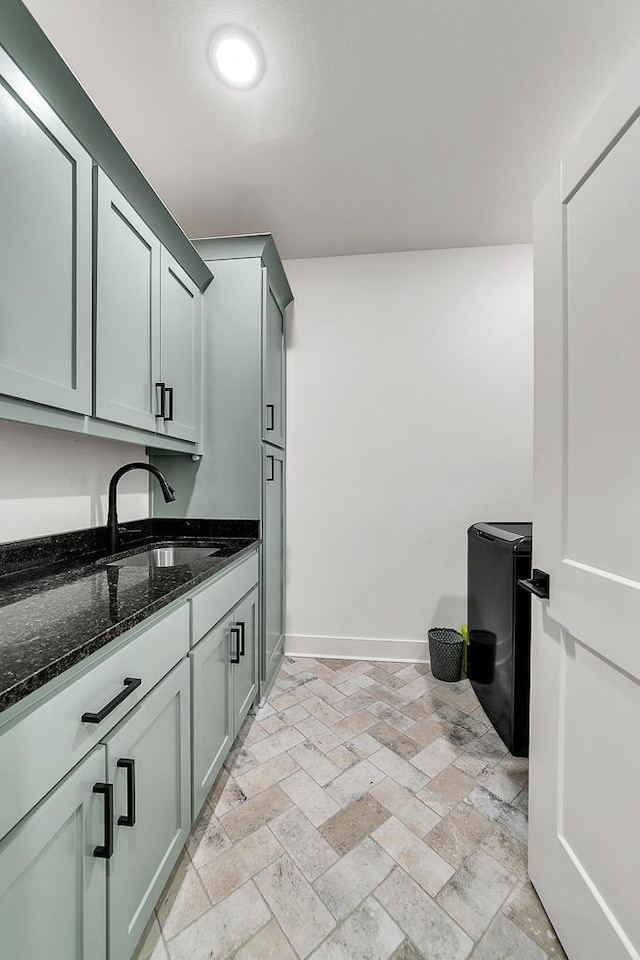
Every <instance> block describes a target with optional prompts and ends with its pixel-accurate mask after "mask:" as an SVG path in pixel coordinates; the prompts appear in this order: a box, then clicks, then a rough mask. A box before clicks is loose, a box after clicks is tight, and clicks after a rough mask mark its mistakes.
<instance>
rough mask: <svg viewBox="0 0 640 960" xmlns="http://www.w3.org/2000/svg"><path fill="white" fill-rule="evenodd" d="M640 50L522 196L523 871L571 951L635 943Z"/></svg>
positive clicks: (586, 956)
mask: <svg viewBox="0 0 640 960" xmlns="http://www.w3.org/2000/svg"><path fill="white" fill-rule="evenodd" d="M639 112H640V64H639V65H638V68H637V69H635V70H634V71H632V72H630V73H629V74H627V76H626V77H625V78H624V80H623V81H622V82H621V84H620V85H619V86H618V87H617V88H616V90H615V91H614V93H613V94H612V95H611V96H610V97H609V99H608V100H607V101H606V102H605V103H604V105H603V106H602V108H601V109H600V111H599V112H598V113H597V114H596V116H595V117H594V119H593V120H592V121H591V123H590V125H589V127H588V128H587V130H586V131H585V133H584V134H583V135H582V136H581V138H580V139H579V140H578V141H576V143H575V144H574V145H573V146H572V148H571V149H570V150H569V152H568V154H567V156H566V158H565V160H564V161H563V163H562V164H561V166H560V168H559V171H558V173H557V175H556V176H555V177H554V178H553V180H552V182H551V183H550V184H549V185H548V186H547V188H546V189H545V190H544V192H543V193H542V194H541V196H540V198H539V199H538V201H537V204H536V207H535V215H534V247H535V277H536V279H535V310H536V334H535V352H536V355H535V362H536V388H535V389H536V395H535V411H536V414H535V507H534V566H535V567H538V568H541V569H542V570H544V571H546V572H547V573H549V574H550V600H549V601H548V602H547V601H542V602H540V601H538V600H535V599H534V600H533V601H532V602H533V625H532V631H533V633H532V642H531V657H532V662H531V671H532V675H531V683H532V691H531V694H532V698H531V723H532V728H531V757H530V776H531V785H530V846H529V857H530V861H529V870H530V874H531V879H532V881H533V883H534V885H535V887H536V889H537V891H538V893H539V895H540V897H541V899H542V902H543V903H544V905H545V907H546V909H547V912H548V913H549V915H550V917H551V920H552V922H553V923H554V925H555V927H556V929H557V932H558V935H559V937H560V939H561V941H562V943H563V945H564V948H565V950H566V951H567V953H568V955H569V957H570V958H571V960H629V958H632V957H633V958H635V960H638V957H640V909H639V908H638V891H639V890H640V816H639V814H640V750H639V746H638V740H639V735H640V374H639V368H640V119H638V115H639Z"/></svg>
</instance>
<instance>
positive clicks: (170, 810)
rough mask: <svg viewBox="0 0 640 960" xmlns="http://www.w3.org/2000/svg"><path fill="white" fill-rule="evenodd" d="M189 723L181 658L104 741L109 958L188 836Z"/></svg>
mask: <svg viewBox="0 0 640 960" xmlns="http://www.w3.org/2000/svg"><path fill="white" fill-rule="evenodd" d="M189 727H190V711H189V664H188V662H187V660H186V658H185V659H184V660H183V661H182V662H181V663H179V664H178V666H177V667H175V668H174V669H173V670H172V671H171V673H170V674H169V675H168V676H167V677H165V679H164V680H163V681H161V683H159V684H158V686H157V687H155V689H154V690H152V692H151V693H150V694H149V695H148V696H147V697H145V699H144V700H143V701H142V702H141V703H140V704H139V706H138V707H136V709H135V710H133V711H132V712H131V713H130V714H129V715H128V717H126V719H125V720H123V721H122V723H121V724H120V725H119V726H118V727H116V729H115V730H114V732H113V733H112V734H111V736H110V737H109V738H108V740H107V741H106V744H107V779H108V780H109V781H110V782H111V783H113V784H114V817H115V825H114V830H115V840H114V851H113V857H112V858H111V860H110V861H109V917H108V925H109V944H110V947H109V957H110V960H129V957H130V956H131V954H132V953H133V950H134V948H135V946H136V943H137V942H138V940H139V939H140V936H141V934H142V931H143V930H144V927H145V924H146V922H147V920H148V919H149V917H150V916H151V913H152V911H153V908H154V906H155V903H156V900H157V899H158V896H159V895H160V892H161V891H162V888H163V887H164V884H165V883H166V881H167V878H168V876H169V874H170V872H171V869H172V868H173V865H174V864H175V861H176V859H177V857H178V855H179V853H180V850H181V849H182V846H183V845H184V842H185V840H186V838H187V836H188V834H189V828H190V825H191V803H190V797H189V793H190V791H189V752H190V751H189V746H190V737H189Z"/></svg>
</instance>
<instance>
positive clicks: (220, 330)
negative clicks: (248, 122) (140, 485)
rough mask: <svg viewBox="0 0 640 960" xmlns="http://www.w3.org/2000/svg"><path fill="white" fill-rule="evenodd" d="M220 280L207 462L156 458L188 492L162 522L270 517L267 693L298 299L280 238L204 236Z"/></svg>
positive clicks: (210, 313)
mask: <svg viewBox="0 0 640 960" xmlns="http://www.w3.org/2000/svg"><path fill="white" fill-rule="evenodd" d="M194 246H195V247H196V250H197V251H198V253H199V254H200V256H201V257H202V258H203V260H204V261H205V263H206V265H207V266H208V268H209V269H210V270H211V273H212V274H213V276H214V279H213V281H212V282H211V284H210V285H209V287H208V288H207V290H206V291H205V293H204V297H203V315H204V351H203V370H204V390H203V397H204V421H203V436H204V441H203V449H204V455H203V457H202V459H201V460H200V461H199V462H197V463H195V462H192V461H191V460H186V459H183V458H175V457H170V456H163V455H161V454H158V455H155V456H154V463H156V464H157V465H158V466H160V468H161V469H162V470H164V471H165V472H166V474H167V476H168V477H169V481H170V483H171V484H172V486H174V487H175V489H176V491H177V493H178V496H177V499H176V501H175V503H171V504H165V503H164V502H161V498H159V497H155V496H154V505H153V506H154V512H155V514H156V515H157V516H176V517H177V516H186V517H218V518H232V519H245V520H246V519H251V520H256V519H257V520H260V522H261V533H262V538H263V544H262V561H261V562H262V576H261V602H260V618H259V619H260V629H259V637H260V642H259V665H260V681H261V695H262V696H264V694H265V693H266V692H267V691H268V689H269V687H270V685H271V683H272V681H273V679H274V677H275V675H276V673H277V671H278V669H279V667H280V664H281V662H282V657H283V652H284V616H285V604H284V596H285V534H284V531H285V462H286V460H285V436H286V351H285V311H286V308H287V306H288V305H289V304H290V303H291V301H292V300H293V294H292V292H291V288H290V287H289V283H288V281H287V277H286V274H285V272H284V268H283V266H282V261H281V259H280V256H279V254H278V251H277V249H276V246H275V243H274V241H273V237H272V236H271V234H257V235H255V236H246V237H219V238H215V239H209V240H196V241H194Z"/></svg>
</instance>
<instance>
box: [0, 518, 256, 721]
mask: <svg viewBox="0 0 640 960" xmlns="http://www.w3.org/2000/svg"><path fill="white" fill-rule="evenodd" d="M123 531H124V532H123V534H122V541H121V545H122V550H123V553H122V554H118V555H117V556H123V555H126V554H131V553H133V552H135V551H136V550H137V549H139V548H140V547H144V546H147V545H149V544H154V543H156V542H162V541H167V540H180V541H184V543H185V545H196V544H198V543H199V544H201V545H202V546H211V547H216V548H218V549H217V552H216V553H214V554H213V555H212V556H210V557H204V558H200V559H197V560H194V561H192V562H191V563H188V564H185V565H181V566H177V567H162V568H154V569H150V568H149V567H144V566H110V565H107V564H106V563H101V562H100V560H101V558H104V557H106V556H107V553H108V551H107V536H106V528H105V527H99V528H96V529H94V530H81V531H77V532H75V533H68V534H61V535H59V536H52V537H39V538H37V539H34V540H22V541H19V542H17V543H12V544H0V711H2V710H6V709H7V708H8V707H10V706H12V705H13V704H15V703H18V702H19V701H20V700H22V699H23V698H24V697H26V696H28V695H29V694H30V693H33V691H35V690H37V689H39V688H40V687H42V686H44V684H46V683H48V682H49V681H50V680H53V679H54V678H55V677H57V676H59V675H60V674H61V673H63V672H64V671H65V670H68V669H69V668H70V667H72V666H74V664H77V663H79V662H80V661H81V660H84V659H85V657H88V656H89V655H90V654H92V653H95V651H96V650H99V649H101V648H102V647H104V646H105V645H106V644H108V643H110V642H111V641H112V640H114V639H115V638H116V637H118V636H120V634H122V633H125V631H127V630H129V629H131V627H133V626H135V625H136V624H138V623H140V622H141V621H143V620H145V619H146V618H147V617H149V616H151V615H152V614H154V613H156V612H157V611H158V610H160V609H162V607H164V606H166V605H167V604H169V603H171V602H172V601H173V600H176V599H177V598H178V597H180V596H182V595H183V594H185V593H188V592H189V591H190V590H193V588H194V587H196V586H198V584H200V583H202V582H203V581H205V580H207V579H208V578H209V577H211V576H213V575H214V574H216V573H218V572H219V571H220V570H222V569H224V567H226V566H228V565H229V564H230V563H231V562H232V561H234V560H236V559H237V558H238V557H240V556H243V555H244V554H248V553H250V552H251V551H252V550H253V549H254V548H255V547H256V545H257V544H258V543H259V542H260V541H259V539H258V522H257V521H252V520H174V519H157V520H144V521H138V522H136V523H129V524H124V525H123ZM96 561H98V562H96Z"/></svg>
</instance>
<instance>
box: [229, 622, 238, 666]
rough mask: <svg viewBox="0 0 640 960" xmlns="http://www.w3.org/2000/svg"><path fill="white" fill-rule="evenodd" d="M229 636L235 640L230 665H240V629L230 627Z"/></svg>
mask: <svg viewBox="0 0 640 960" xmlns="http://www.w3.org/2000/svg"><path fill="white" fill-rule="evenodd" d="M230 632H231V636H232V637H235V638H236V649H235V652H234V653H232V654H231V663H240V628H239V627H231V631H230Z"/></svg>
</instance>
